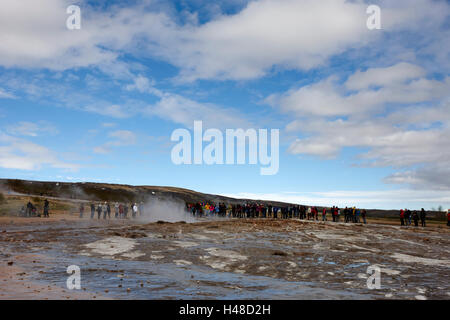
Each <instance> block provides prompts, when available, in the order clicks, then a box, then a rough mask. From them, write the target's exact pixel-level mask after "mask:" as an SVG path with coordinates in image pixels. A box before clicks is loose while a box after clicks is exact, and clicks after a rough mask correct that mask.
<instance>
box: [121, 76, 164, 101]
mask: <svg viewBox="0 0 450 320" xmlns="http://www.w3.org/2000/svg"><path fill="white" fill-rule="evenodd" d="M154 85H155V81H154V80H149V79H148V78H147V77H144V76H142V75H139V76H137V77H135V78H134V79H133V84H128V85H127V86H126V87H125V89H126V90H128V91H133V90H137V91H139V92H141V93H151V94H153V95H155V96H158V97H161V96H162V95H163V93H162V92H161V91H160V90H158V89H156V88H155V87H154Z"/></svg>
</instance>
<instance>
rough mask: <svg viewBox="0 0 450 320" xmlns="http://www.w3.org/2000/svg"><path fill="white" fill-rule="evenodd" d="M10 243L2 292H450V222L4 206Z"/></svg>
mask: <svg viewBox="0 0 450 320" xmlns="http://www.w3.org/2000/svg"><path fill="white" fill-rule="evenodd" d="M0 243H1V248H2V250H1V253H0V258H1V259H0V261H1V266H0V272H1V276H0V283H1V284H0V298H2V299H20V298H25V299H27V298H30V299H31V298H35V299H36V298H37V299H104V298H112V299H197V298H200V299H450V285H449V283H450V281H449V280H450V248H449V244H450V233H449V228H447V227H446V226H445V225H433V226H431V227H427V228H421V227H419V228H415V227H406V228H405V227H402V228H401V227H400V226H394V225H386V224H380V223H374V221H369V224H368V225H362V224H344V223H332V222H325V223H323V222H313V221H301V220H272V219H253V220H246V219H245V220H215V221H212V220H209V221H198V222H195V223H183V222H177V223H167V222H154V223H139V222H136V221H130V220H125V221H123V220H112V221H104V220H89V219H82V220H79V219H76V218H75V217H74V216H67V217H66V216H59V217H58V218H50V219H43V218H19V217H14V218H8V217H4V218H1V219H0ZM69 265H77V266H79V267H80V269H81V286H82V289H81V290H68V289H67V288H66V280H67V278H68V277H69V274H67V272H66V269H67V267H68V266H69ZM369 266H372V267H378V268H380V270H381V288H380V289H372V290H371V289H368V287H367V278H368V277H369V276H370V274H369V273H368V272H367V269H368V267H369Z"/></svg>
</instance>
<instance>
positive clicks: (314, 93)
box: [266, 63, 450, 117]
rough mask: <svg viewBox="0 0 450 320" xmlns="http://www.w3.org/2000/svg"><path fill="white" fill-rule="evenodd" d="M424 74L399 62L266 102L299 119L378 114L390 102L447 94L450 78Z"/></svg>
mask: <svg viewBox="0 0 450 320" xmlns="http://www.w3.org/2000/svg"><path fill="white" fill-rule="evenodd" d="M423 74H424V71H423V69H422V68H420V67H418V66H413V65H405V64H403V63H399V64H397V65H394V66H391V67H387V68H372V69H369V70H367V71H366V72H360V71H357V72H356V73H355V74H353V75H351V76H350V77H349V78H348V80H347V81H346V82H345V83H344V84H340V83H339V79H338V78H337V77H336V76H331V77H329V78H327V79H325V80H321V81H319V82H317V83H313V84H310V85H306V86H303V87H301V88H294V89H291V90H289V91H288V92H286V93H283V94H272V95H270V96H269V97H267V98H266V102H267V103H268V104H270V105H272V106H275V107H278V108H280V110H281V111H283V112H288V113H290V112H293V113H295V114H297V115H299V116H328V117H333V116H346V115H357V114H359V115H362V114H367V113H373V112H378V113H379V112H382V111H383V110H384V106H385V105H386V104H388V103H397V104H415V103H422V102H427V101H432V100H435V99H440V98H443V97H445V96H447V95H448V92H450V77H446V78H445V79H443V80H442V81H438V80H433V79H427V78H425V77H420V78H418V77H419V76H420V75H423ZM374 86H376V87H374ZM349 89H351V90H349Z"/></svg>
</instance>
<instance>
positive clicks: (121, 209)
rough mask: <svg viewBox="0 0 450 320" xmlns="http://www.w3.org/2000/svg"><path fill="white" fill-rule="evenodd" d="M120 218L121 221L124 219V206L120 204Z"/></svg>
mask: <svg viewBox="0 0 450 320" xmlns="http://www.w3.org/2000/svg"><path fill="white" fill-rule="evenodd" d="M119 217H120V219H123V218H124V209H123V204H119Z"/></svg>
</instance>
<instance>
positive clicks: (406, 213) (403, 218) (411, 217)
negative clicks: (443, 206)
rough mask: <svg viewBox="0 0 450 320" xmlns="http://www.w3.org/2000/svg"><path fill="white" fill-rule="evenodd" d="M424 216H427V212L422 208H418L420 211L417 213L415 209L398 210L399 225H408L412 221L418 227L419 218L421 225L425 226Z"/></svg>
mask: <svg viewBox="0 0 450 320" xmlns="http://www.w3.org/2000/svg"><path fill="white" fill-rule="evenodd" d="M426 218H427V213H426V212H425V209H424V208H422V209H421V210H420V213H418V212H417V211H411V210H408V209H401V210H400V225H402V226H410V225H411V221H414V226H416V227H418V226H419V219H420V224H421V226H422V227H425V225H426ZM449 221H450V220H449ZM447 224H448V223H447Z"/></svg>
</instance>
